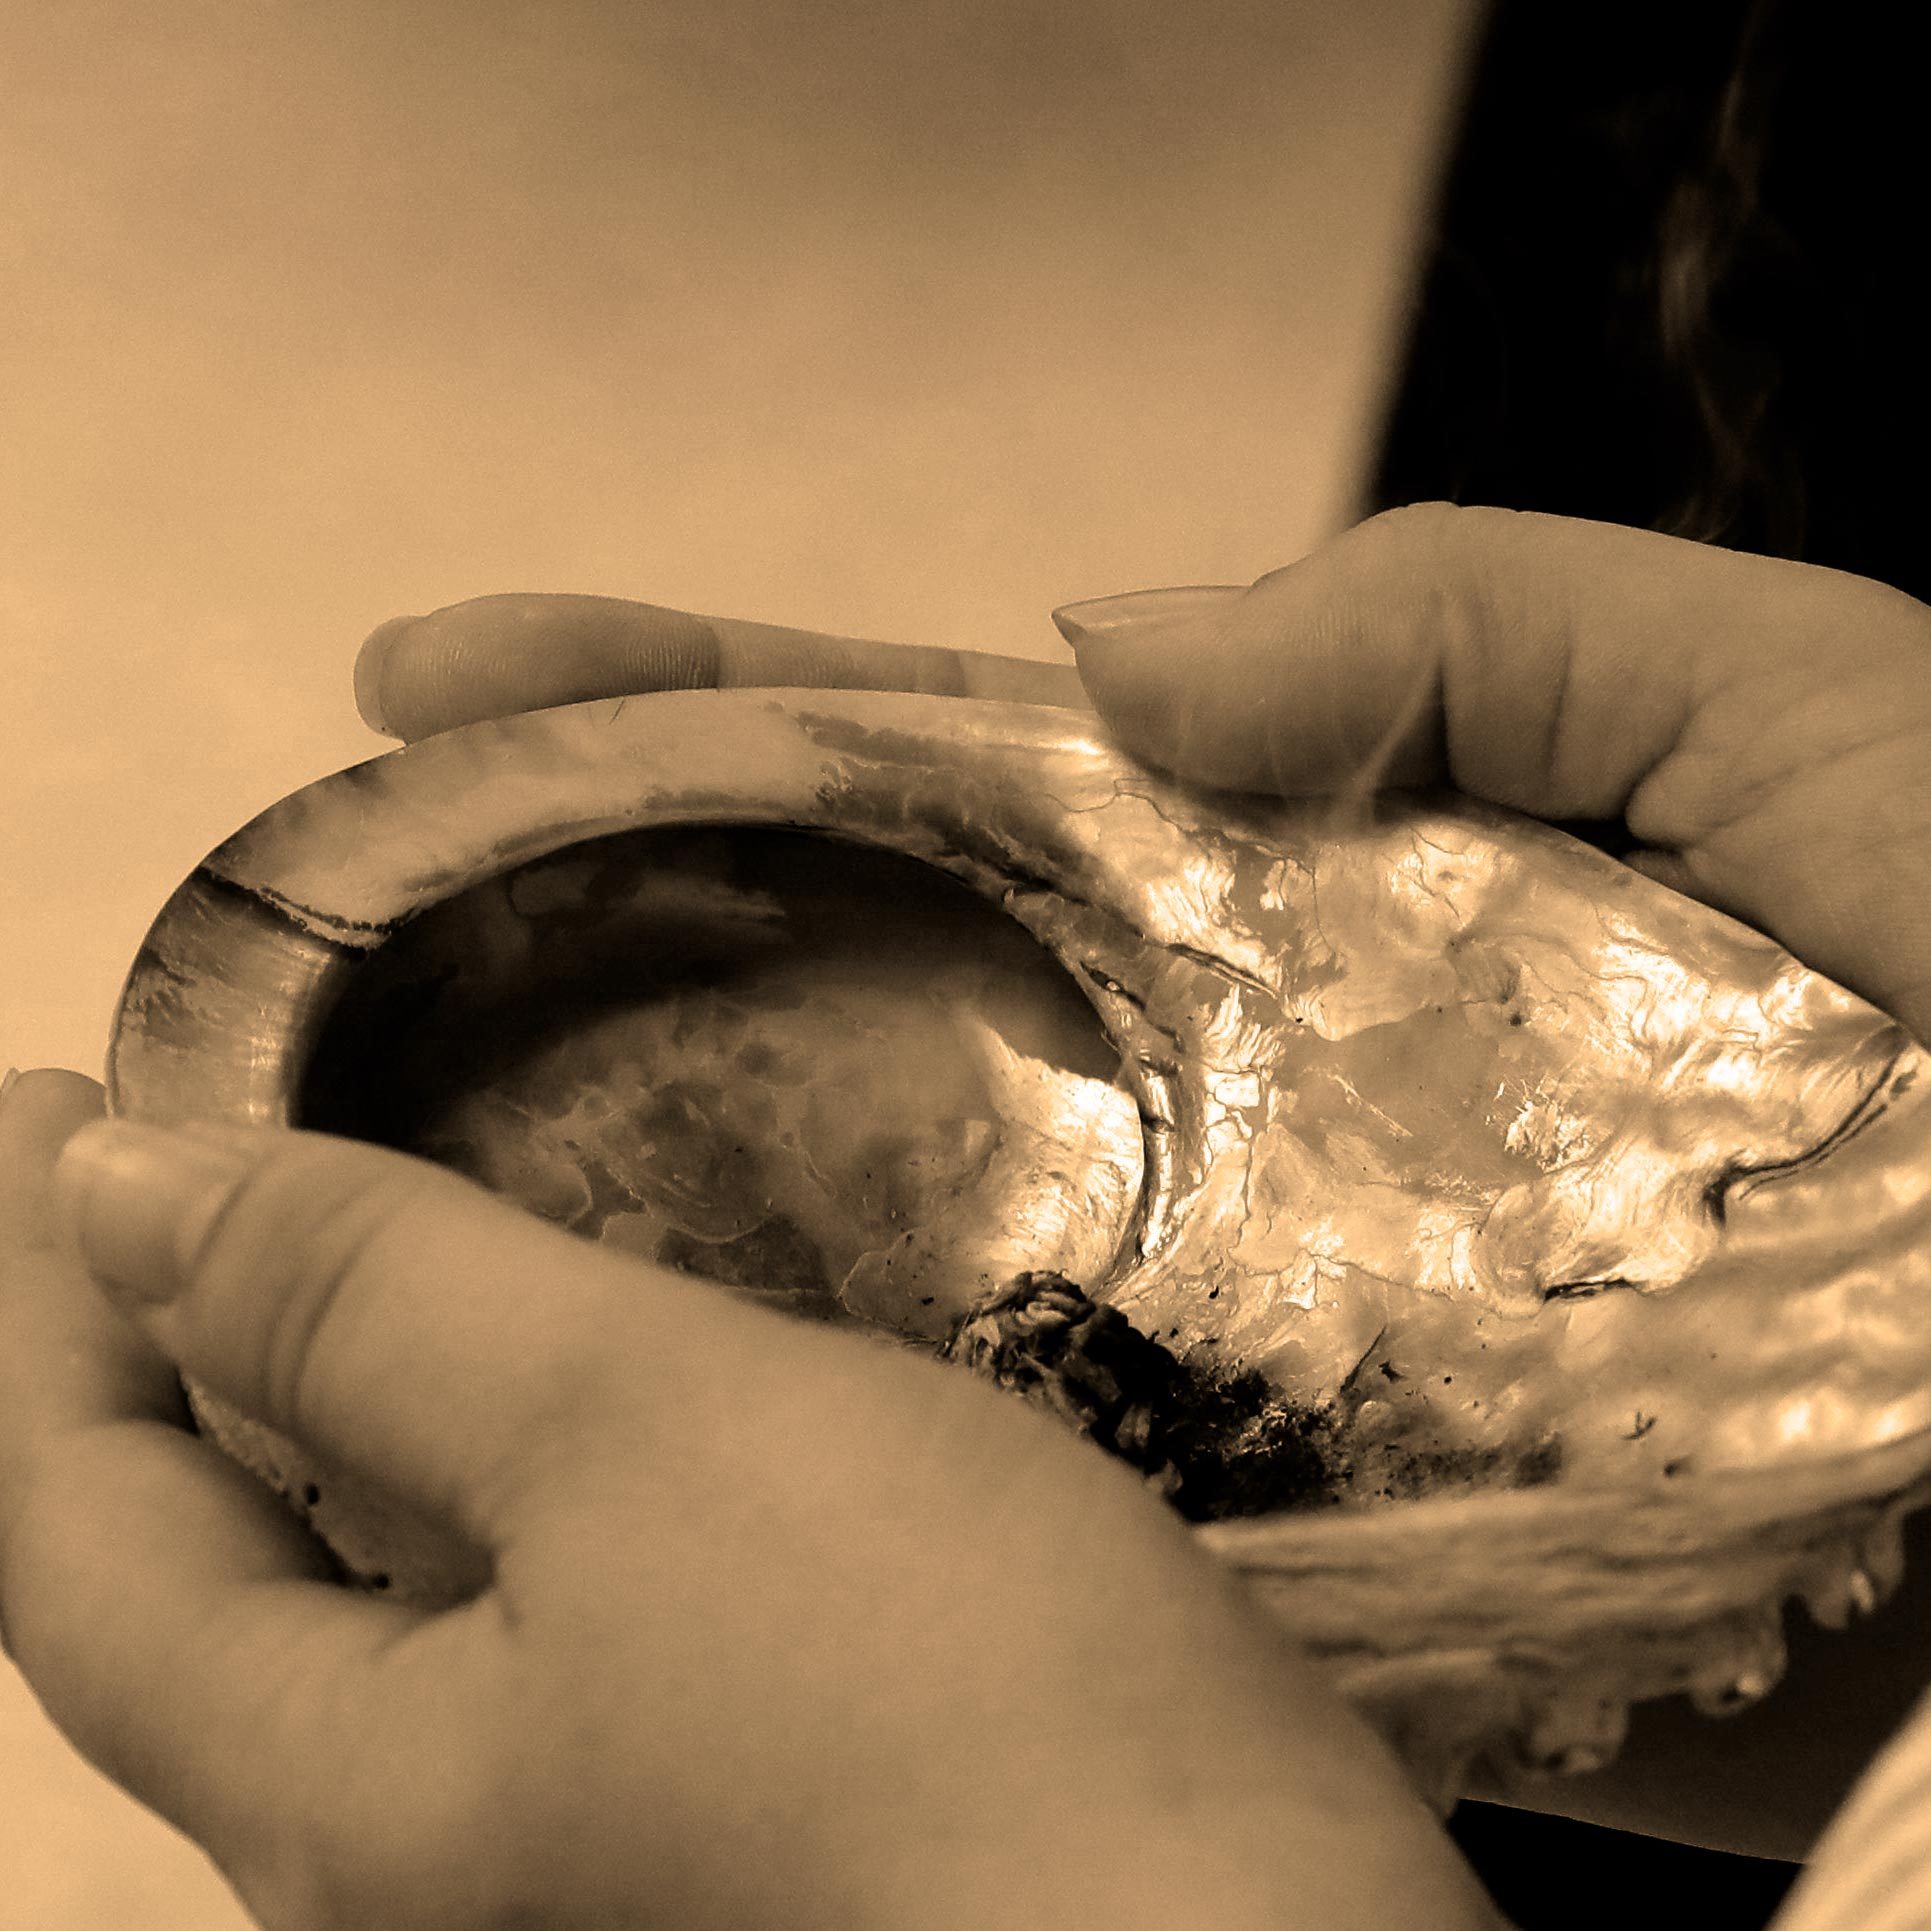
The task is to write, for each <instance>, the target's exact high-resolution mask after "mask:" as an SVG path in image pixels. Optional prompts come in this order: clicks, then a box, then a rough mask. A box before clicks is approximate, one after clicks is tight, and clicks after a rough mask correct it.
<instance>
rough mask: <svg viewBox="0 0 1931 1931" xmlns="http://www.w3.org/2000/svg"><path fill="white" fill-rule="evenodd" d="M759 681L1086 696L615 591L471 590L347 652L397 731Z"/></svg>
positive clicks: (984, 661) (1037, 699) (1059, 672)
mask: <svg viewBox="0 0 1931 1931" xmlns="http://www.w3.org/2000/svg"><path fill="white" fill-rule="evenodd" d="M753 687H755V688H797V687H808V688H820V689H849V690H884V691H924V692H929V693H932V694H935V695H939V696H946V697H970V698H996V699H1004V700H1006V701H1009V702H1015V703H1025V704H1058V705H1066V706H1073V707H1077V708H1079V709H1082V710H1083V709H1086V708H1087V700H1086V693H1085V687H1084V686H1083V685H1082V684H1081V683H1080V680H1079V674H1078V672H1077V671H1076V670H1074V668H1073V667H1072V666H1071V665H1070V664H1067V665H1061V664H1039V663H1033V662H1031V661H1029V660H1028V659H1025V658H1017V657H1001V656H994V655H990V654H982V653H980V652H977V651H963V650H945V649H939V648H934V647H929V646H924V645H916V644H894V643H875V642H869V641H867V640H865V639H862V638H855V637H833V636H827V635H823V634H821V633H819V632H817V631H810V630H794V629H789V628H787V627H785V626H783V625H778V624H761V623H751V622H747V621H744V620H742V619H739V618H733V617H702V616H696V615H693V614H692V613H691V612H689V611H684V610H668V609H665V608H663V607H661V606H660V605H657V604H648V603H635V602H632V601H630V600H629V599H627V598H623V597H594V596H575V595H555V596H551V595H538V594H521V593H507V594H501V595H494V596H485V597H473V598H470V599H469V600H468V601H466V602H463V603H456V604H450V605H448V606H446V607H445V608H444V609H441V610H437V611H432V612H431V613H430V614H429V615H427V616H422V617H398V618H392V619H391V620H390V621H389V622H388V623H386V624H383V625H381V626H380V627H379V628H377V629H376V630H375V631H374V632H372V633H371V635H370V636H369V638H368V640H367V641H366V642H365V643H364V644H363V646H362V649H361V652H360V654H359V655H358V657H357V659H356V665H355V697H356V705H357V708H358V709H359V710H360V711H361V714H362V718H363V721H364V722H365V723H367V724H368V725H369V726H370V728H371V729H372V730H377V731H381V732H383V733H384V734H385V735H387V736H391V737H398V738H400V739H402V740H403V742H404V743H413V742H414V741H415V740H416V739H417V738H422V737H428V736H431V735H432V734H434V733H435V732H437V731H447V730H450V729H452V728H453V727H454V726H456V725H459V724H470V723H474V722H476V721H477V720H478V719H480V718H492V717H508V716H510V715H512V714H513V713H515V712H518V711H534V710H542V709H545V708H547V707H548V706H550V705H554V704H575V703H580V702H583V701H585V700H587V699H591V698H599V697H624V696H630V695H633V694H636V693H640V692H648V691H677V690H729V689H741V688H753Z"/></svg>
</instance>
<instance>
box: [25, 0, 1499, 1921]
mask: <svg viewBox="0 0 1931 1931" xmlns="http://www.w3.org/2000/svg"><path fill="white" fill-rule="evenodd" d="M1475 12H1476V5H1475V0H1349V4H1347V5H1345V6H1340V5H1332V4H1330V5H1322V4H1318V0H1197V3H1196V4H1193V5H1190V6H1187V7H1177V6H1172V5H1163V4H1159V3H1158V0H1034V3H1033V4H1025V3H1024V0H994V3H993V4H989V5H978V6H961V5H958V4H956V0H947V3H946V4H940V3H939V0H909V3H901V4H898V5H891V4H886V3H884V0H864V3H862V4H861V3H859V0H811V4H804V3H803V0H798V3H797V4H782V3H781V0H655V3H653V0H631V3H630V4H622V3H621V0H551V3H550V4H523V3H521V0H416V4H413V5H408V6H396V5H393V4H378V0H306V3H305V4H302V5H295V4H289V3H288V0H146V3H145V4H139V5H137V4H134V3H133V0H65V3H64V4H61V5H59V6H55V5H53V4H51V0H39V3H38V4H36V3H34V0H29V4H25V5H16V6H13V7H10V8H7V9H4V10H0V73H4V74H5V76H6V89H5V92H6V99H5V103H4V106H3V107H0V289H4V296H0V1063H15V1064H19V1065H22V1066H33V1065H39V1064H47V1063H58V1064H65V1065H71V1066H77V1067H79V1068H81V1069H82V1070H84V1071H87V1072H89V1073H92V1074H95V1075H98V1073H99V1071H100V1060H101V1053H102V1048H103V1043H104V1037H105V1031H106V1027H107V1023H108V1019H109V1016H110V1014H111V1012H112V1010H113V1004H114V1000H115V997H116V994H117V992H118V989H119V984H120V979H121V976H122V974H123V973H124V971H125V969H126V966H127V963H128V961H129V960H130V958H131V957H132V955H133V952H134V950H135V948H136V946H137V945H138V943H139V940H140V936H141V934H142V932H143V931H144V930H145V928H146V926H147V924H148V922H149V920H150V919H151V918H152V916H153V914H154V912H155V911H156V910H157V909H158V907H159V905H160V904H161V902H162V901H163V899H165V897H166V896H167V894H168V892H169V891H170V889H171V888H172V887H173V885H174V884H175V883H176V882H177V881H178V880H179V878H180V877H181V876H182V875H183V874H184V873H185V872H186V871H187V870H188V869H189V868H190V867H191V866H192V865H193V863H194V862H195V860H196V859H197V858H199V857H200V855H201V854H202V853H203V852H204V851H205V850H206V849H207V848H208V847H209V846H211V845H213V844H214V843H216V842H218V841H219V840H220V839H221V838H222V837H224V836H225V835H226V834H227V833H228V832H229V831H230V830H232V829H233V828H234V827H235V826H236V825H237V824H239V823H240V822H242V821H243V820H244V819H246V818H247V817H249V816H251V815H252V814H253V813H254V812H256V811H257V810H259V809H260V808H261V807H262V806H264V805H266V804H267V803H269V802H270V801H271V800H272V799H274V798H276V797H279V796H281V795H282V794H283V793H285V792H287V791H289V790H291V789H293V788H294V787H295V786H297V785H300V784H303V783H306V782H307V781H308V780H310V779H311V778H314V777H317V776H319V775H321V774H322V773H323V772H325V771H329V770H333V769H335V768H337V767H338V766H340V765H343V764H346V763H350V762H353V761H355V760H357V759H359V758H363V757H367V756H370V755H373V754H375V753H377V752H379V751H380V750H382V749H383V748H384V745H385V742H386V741H384V740H380V739H377V738H375V737H373V736H372V735H371V734H370V733H369V732H367V731H366V730H365V729H364V728H363V726H362V725H361V724H360V722H359V721H358V720H357V718H356V715H355V712H354V709H353V706H352V704H351V702H350V697H349V667H350V664H351V661H352V659H353V655H354V650H355V646H356V644H357V643H358V642H359V641H360V639H361V637H362V636H363V635H364V634H365V633H366V632H367V631H368V630H369V629H370V628H371V627H372V626H374V625H375V624H376V623H378V622H379V621H381V620H382V619H383V618H385V617H387V616H390V615H393V614H396V613H398V612H401V611H421V610H427V609H432V608H434V607H436V606H437V605H440V604H444V603H448V602H452V601H455V600H457V599H459V598H462V597H466V596H472V595H476V594H478V593H481V592H484V591H490V590H506V589H572V590H593V591H601V592H606V593H610V594H616V595H634V596H639V597H644V598H647V599H650V600H652V601H655V602H660V603H668V604H673V605H681V606H684V607H687V608H692V609H697V610H704V611H710V612H716V613H721V614H729V615H736V616H745V617H757V618H763V619H766V620H769V621H774V622H780V623H792V624H802V625H810V626H814V627H820V628H825V629H830V630H835V631H840V632H844V633H847V634H857V635H871V636H881V637H897V638H904V639H915V640H921V641H929V642H939V643H955V644H965V645H976V646H981V647H987V648H995V649H1000V650H1005V651H1012V652H1017V653H1023V654H1029V655H1037V656H1041V657H1047V658H1054V659H1061V660H1063V659H1064V657H1065V652H1064V650H1063V647H1062V646H1061V645H1060V643H1059V640H1058V638H1057V637H1056V635H1055V634H1054V633H1053V631H1052V629H1051V627H1050V625H1049V623H1048V621H1047V612H1048V611H1049V610H1050V608H1051V607H1052V606H1053V605H1054V604H1057V603H1061V602H1065V601H1067V600H1069V599H1072V598H1078V597H1085V596H1094V595H1099V594H1102V593H1105V592H1108V591H1113V590H1120V589H1126V588H1132V587H1138V586H1142V585H1150V584H1159V583H1172V582H1226V581H1244V580H1247V579H1249V578H1251V577H1253V576H1256V575H1258V574H1259V573H1260V572H1262V571H1263V570H1266V569H1269V568H1272V567H1274V566H1275V565H1277V564H1280V563H1283V562H1286V561H1288V560H1289V559H1290V558H1292V557H1294V556H1296V555H1298V554H1299V553H1301V552H1302V551H1303V550H1305V549H1306V548H1308V547H1309V546H1310V545H1311V544H1312V543H1314V542H1315V541H1317V540H1318V539H1319V538H1320V537H1321V536H1322V535H1324V534H1326V533H1328V532H1329V531H1331V530H1333V529H1335V528H1337V527H1339V526H1340V525H1342V524H1344V523H1346V522H1347V521H1349V520H1351V510H1352V505H1353V502H1354V499H1355V494H1356V491H1357V489H1358V487H1359V485H1360V480H1361V477H1362V473H1363V470H1364V467H1365V464H1366V461H1367V457H1368V448H1369V439H1370V437H1371V435H1372V433H1373V429H1374V427H1375V423H1376V417H1377V412H1378V407H1379V401H1380V392H1381V389H1382V386H1383V384H1384V383H1385V381H1386V380H1387V378H1388V375H1389V364H1390V357H1391V353H1392V350H1393V347H1394V344H1395V340H1396V337H1397V334H1398V330H1399V324H1400V318H1401V314H1402V308H1403V304H1404V302H1405V300H1406V299H1407V297H1408V294H1409V292H1410V283H1411V280H1412V275H1411V265H1412V259H1413V252H1414V246H1415V239H1416V235H1417V231H1418V226H1419V224H1420V223H1421V222H1422V221H1423V220H1424V219H1425V215H1426V210H1427V205H1428V198H1429V194H1430V192H1431V189H1432V186H1433V181H1434V175H1435V170H1436V166H1437V159H1438V155H1439V150H1440V146H1441V142H1442V140H1443V139H1444V138H1445V133H1446V126H1445V123H1446V119H1447V117H1448V115H1449V113H1450V112H1451V110H1452V106H1453V98H1454V91H1455V84H1456V81H1457V78H1458V71H1459V60H1460V55H1461V51H1462V49H1463V47H1464V45H1465V44H1466V40H1467V36H1468V34H1469V32H1470V30H1471V27H1472V24H1473V20H1474V16H1475ZM241 1922H242V1920H241V1917H240V1914H239V1913H238V1912H237V1911H236V1910H235V1908H234V1907H233V1905H232V1903H231V1902H230V1901H229V1900H228V1898H227V1894H226V1892H225V1889H224V1887H223V1886H222V1885H221V1884H220V1882H219V1880H218V1879H217V1878H215V1877H214V1876H213V1874H212V1873H211V1872H210V1871H209V1870H208V1869H207V1867H206V1866H205V1864H204V1863H203V1862H202V1860H201V1859H200V1858H199V1856H198V1854H197V1853H195V1852H194V1851H193V1850H192V1848H191V1847H188V1846H186V1845H184V1844H183V1843H181V1842H180V1840H178V1839H176V1838H174V1837H173V1836H172V1835H171V1833H169V1832H167V1831H166V1830H165V1829H164V1828H163V1827H162V1826H161V1825H159V1824H158V1823H157V1822H155V1821H154V1820H153V1819H152V1818H150V1817H148V1816H147V1815H146V1814H145V1813H144V1812H142V1811H140V1810H138V1809H137V1808H136V1807H134V1806H133V1805H131V1804H129V1803H127V1802H126V1801H125V1800H123V1799H121V1798H119V1797H118V1796H117V1795H115V1794H114V1793H113V1792H112V1791H111V1790H110V1789H109V1788H108V1787H107V1786H106V1785H105V1784H104V1783H102V1782H101V1781H100V1780H99V1779H98V1778H96V1777H94V1775H93V1774H92V1773H91V1772H90V1771H88V1770H87V1769H86V1767H85V1766H84V1765H82V1764H81V1763H80V1762H79V1761H78V1759H76V1758H74V1757H73V1755H72V1753H71V1752H69V1751H68V1750H67V1749H66V1747H65V1746H64V1745H63V1744H62V1743H61V1742H60V1741H59V1739H58V1738H57V1737H55V1736H54V1735H53V1733H52V1732H51V1730H50V1729H48V1728H47V1726H46V1725H45V1724H44V1722H43V1720H42V1719H41V1718H40V1717H39V1714H38V1712H37V1710H36V1708H35V1707H34V1705H33V1704H32V1702H31V1699H30V1698H29V1697H28V1696H27V1694H26V1691H25V1689H24V1686H23V1685H22V1684H21V1683H20V1681H19V1679H18V1677H17V1676H16V1675H14V1674H13V1673H12V1672H10V1671H9V1672H6V1673H5V1674H4V1675H3V1676H0V1926H5V1927H13V1926H21V1927H26V1926H32V1927H35V1931H101V1928H102V1927H108V1926H119V1925H123V1924H137V1923H138V1924H140V1925H142V1926H143V1927H145V1931H175V1927H181V1928H182V1931H186V1928H187V1927H190V1926H191V1927H193V1931H226V1927H227V1926H228V1925H230V1924H235V1925H239V1924H240V1923H241Z"/></svg>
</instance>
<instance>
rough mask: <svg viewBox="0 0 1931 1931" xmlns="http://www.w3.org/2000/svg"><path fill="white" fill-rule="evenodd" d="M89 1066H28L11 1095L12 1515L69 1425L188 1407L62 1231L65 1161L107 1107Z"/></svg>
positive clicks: (2, 1297)
mask: <svg viewBox="0 0 1931 1931" xmlns="http://www.w3.org/2000/svg"><path fill="white" fill-rule="evenodd" d="M103 1105H104V1100H103V1094H102V1091H101V1088H100V1085H99V1084H98V1082H96V1081H94V1080H91V1079H85V1078H83V1077H82V1076H81V1075H80V1074H79V1073H69V1072H63V1071H60V1070H57V1069H52V1068H48V1069H43V1070H40V1071H36V1072H28V1073H22V1074H21V1075H19V1077H18V1078H17V1079H15V1081H14V1082H13V1084H12V1086H11V1087H10V1088H9V1089H8V1091H7V1094H6V1097H5V1099H4V1101H0V1520H3V1519H4V1509H5V1506H6V1501H7V1498H8V1497H9V1496H10V1495H12V1494H14V1493H16V1492H17V1490H18V1487H19V1484H20V1482H21V1480H22V1479H23V1478H24V1471H25V1469H26V1466H27V1464H28V1462H29V1461H30V1460H31V1459H33V1458H34V1457H36V1456H41V1455H45V1454H47V1453H51V1452H54V1451H53V1444H54V1443H55V1442H56V1441H57V1439H58V1438H59V1436H60V1435H61V1434H62V1433H63V1432H64V1431H66V1430H69V1429H72V1428H76V1427H81V1426H85V1425H88V1424H91V1423H96V1422H103V1421H113V1420H119V1419H126V1418H134V1417H146V1418H149V1419H153V1420H158V1421H168V1422H181V1421H183V1420H184V1419H185V1417H186V1409H185V1405H184V1403H183V1401H182V1398H181V1385H180V1381H179V1378H178V1377H177V1376H176V1374H175V1372H174V1369H173V1367H172V1366H171V1365H170V1364H169V1363H168V1362H167V1361H166V1360H165V1359H164V1358H163V1357H162V1356H161V1355H160V1354H159V1353H157V1352H156V1350H155V1349H154V1348H153V1346H152V1345H151V1344H150V1343H149V1342H148V1341H146V1340H145V1339H144V1338H143V1337H142V1335H141V1334H140V1333H139V1331H138V1330H137V1329H135V1328H134V1327H132V1326H131V1325H130V1324H129V1323H128V1322H127V1321H126V1319H125V1318H124V1317H123V1316H122V1315H121V1314H120V1313H119V1312H118V1311H117V1310H116V1309H115V1308H114V1307H113V1306H112V1305H111V1304H110V1303H109V1302H108V1301H107V1300H105V1299H104V1298H103V1297H102V1296H101V1295H100V1293H99V1292H98V1291H97V1290H96V1289H95V1288H94V1286H93V1285H92V1283H91V1282H90V1281H89V1280H88V1279H87V1277H86V1275H85V1274H84V1273H83V1272H82V1271H81V1270H80V1269H79V1268H77V1267H76V1266H75V1265H74V1263H73V1260H72V1257H71V1256H70V1255H68V1254H66V1253H64V1252H63V1251H62V1250H61V1248H60V1245H59V1243H58V1242H57V1240H56V1238H55V1230H54V1220H53V1215H52V1185H53V1170H54V1162H55V1160H56V1158H57V1157H58V1155H59V1153H60V1150H61V1148H62V1147H63V1146H64V1145H65V1144H66V1143H67V1141H68V1139H69V1138H70V1137H71V1136H72V1135H73V1134H74V1133H75V1132H76V1131H77V1130H78V1129H79V1128H80V1127H82V1126H84V1125H85V1124H86V1123H87V1122H88V1121H90V1120H97V1119H99V1118H100V1117H101V1114H102V1111H103Z"/></svg>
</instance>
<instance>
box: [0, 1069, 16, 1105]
mask: <svg viewBox="0 0 1931 1931" xmlns="http://www.w3.org/2000/svg"><path fill="white" fill-rule="evenodd" d="M19 1077H20V1068H19V1067H18V1066H9V1067H8V1068H7V1070H6V1074H5V1076H4V1077H0V1102H4V1101H5V1099H6V1097H7V1095H8V1094H9V1093H11V1092H12V1091H13V1083H14V1081H15V1080H17V1079H18V1078H19Z"/></svg>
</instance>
